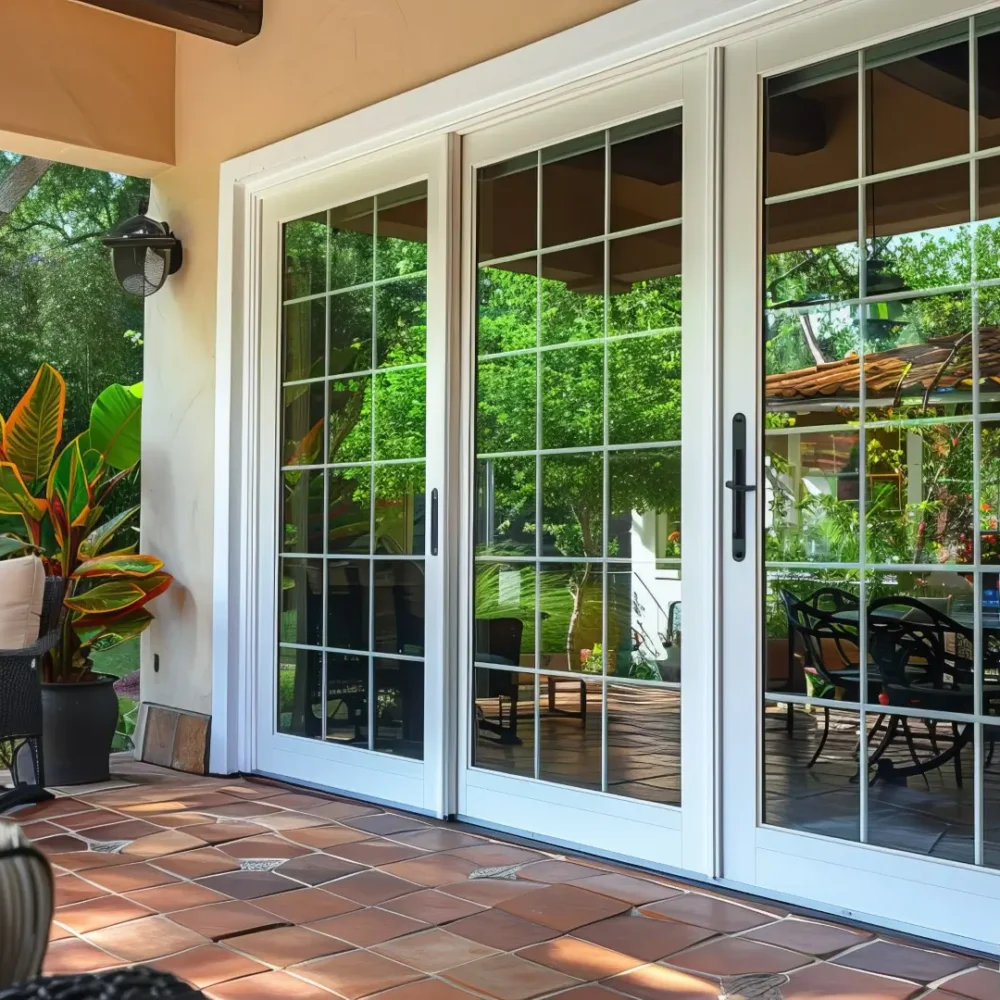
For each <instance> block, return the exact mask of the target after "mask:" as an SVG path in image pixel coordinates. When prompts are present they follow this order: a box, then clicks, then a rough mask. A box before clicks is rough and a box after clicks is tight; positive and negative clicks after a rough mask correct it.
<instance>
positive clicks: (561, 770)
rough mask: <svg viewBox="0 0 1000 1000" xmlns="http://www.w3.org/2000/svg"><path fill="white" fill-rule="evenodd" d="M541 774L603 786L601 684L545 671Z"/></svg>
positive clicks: (546, 777) (542, 678) (587, 785)
mask: <svg viewBox="0 0 1000 1000" xmlns="http://www.w3.org/2000/svg"><path fill="white" fill-rule="evenodd" d="M538 682H539V697H540V704H539V715H540V724H539V754H538V777H539V778H541V779H542V780H543V781H554V782H556V783H557V784H560V785H575V786H577V787H579V788H592V789H595V790H596V791H600V790H601V770H602V769H601V752H602V745H601V744H602V739H601V727H602V720H603V713H602V710H601V685H600V684H587V683H585V682H583V681H577V680H574V679H573V678H572V677H555V676H552V675H551V674H542V675H541V676H540V677H539V678H538Z"/></svg>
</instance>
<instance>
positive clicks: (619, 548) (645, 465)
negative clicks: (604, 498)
mask: <svg viewBox="0 0 1000 1000" xmlns="http://www.w3.org/2000/svg"><path fill="white" fill-rule="evenodd" d="M608 477H609V480H610V482H609V487H608V489H609V493H610V498H611V508H610V510H609V511H608V535H609V538H608V552H607V554H608V556H609V557H611V558H625V559H628V558H632V557H634V558H637V559H648V560H655V559H679V558H680V554H681V449H680V447H676V448H662V449H655V450H653V449H643V450H637V451H613V452H611V453H610V454H609V455H608Z"/></svg>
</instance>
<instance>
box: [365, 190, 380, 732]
mask: <svg viewBox="0 0 1000 1000" xmlns="http://www.w3.org/2000/svg"><path fill="white" fill-rule="evenodd" d="M372 212H373V215H372V373H371V387H372V390H371V391H372V397H371V398H372V401H371V412H372V426H371V437H370V440H369V445H368V447H369V459H370V461H371V473H370V476H369V480H368V482H369V487H368V556H369V558H368V559H367V560H366V561H367V564H368V749H369V750H374V749H375V719H376V716H377V712H378V705H377V704H376V702H377V701H378V696H377V694H376V691H375V560H374V559H373V558H372V557H373V556H374V555H375V418H376V410H375V407H376V399H375V397H376V391H377V389H376V385H377V382H378V379H377V378H376V375H375V373H376V371H377V370H378V310H377V295H376V286H375V280H374V279H375V276H376V275H377V274H378V195H375V204H374V207H373V209H372Z"/></svg>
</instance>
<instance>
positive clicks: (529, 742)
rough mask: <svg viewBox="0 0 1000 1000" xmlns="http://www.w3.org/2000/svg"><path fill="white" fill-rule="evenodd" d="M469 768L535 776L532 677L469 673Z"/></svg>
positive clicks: (505, 672)
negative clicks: (472, 729) (471, 749)
mask: <svg viewBox="0 0 1000 1000" xmlns="http://www.w3.org/2000/svg"><path fill="white" fill-rule="evenodd" d="M473 678H474V680H473V685H472V687H473V691H472V699H473V716H474V718H475V722H474V724H473V725H474V736H473V765H474V766H475V767H483V768H486V769H487V770H490V771H501V772H503V773H505V774H520V775H523V776H525V777H528V778H533V777H534V776H535V677H534V676H533V675H532V674H519V673H515V672H514V671H510V670H484V669H483V668H482V667H476V668H475V669H474V670H473Z"/></svg>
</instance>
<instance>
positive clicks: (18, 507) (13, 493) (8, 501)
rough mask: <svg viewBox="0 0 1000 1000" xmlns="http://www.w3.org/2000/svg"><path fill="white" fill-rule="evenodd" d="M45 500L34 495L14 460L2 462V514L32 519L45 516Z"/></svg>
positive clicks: (36, 519)
mask: <svg viewBox="0 0 1000 1000" xmlns="http://www.w3.org/2000/svg"><path fill="white" fill-rule="evenodd" d="M45 508H46V504H45V501H44V500H40V499H39V498H38V497H33V496H32V495H31V492H30V491H29V490H28V487H27V485H26V484H25V482H24V480H23V479H22V478H21V473H20V471H19V470H18V468H17V466H16V465H14V463H13V462H0V514H13V515H21V516H23V517H25V518H27V519H29V520H32V521H40V520H41V519H42V518H43V517H44V516H45Z"/></svg>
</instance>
